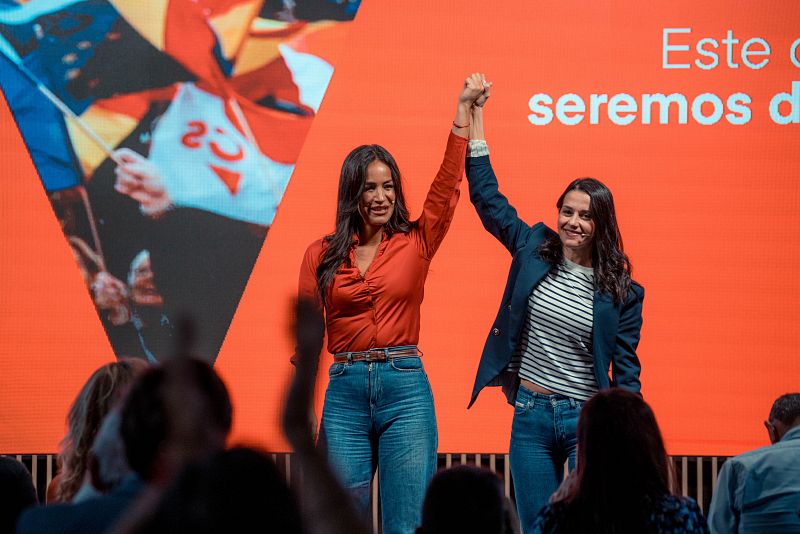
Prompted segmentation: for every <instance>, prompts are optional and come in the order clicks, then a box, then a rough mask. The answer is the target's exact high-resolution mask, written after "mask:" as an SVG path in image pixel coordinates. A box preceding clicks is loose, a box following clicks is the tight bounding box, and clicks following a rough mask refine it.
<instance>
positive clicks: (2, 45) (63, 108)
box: [0, 37, 120, 165]
mask: <svg viewBox="0 0 800 534" xmlns="http://www.w3.org/2000/svg"><path fill="white" fill-rule="evenodd" d="M0 39H2V37H0ZM3 41H4V40H3ZM3 41H0V53H2V54H3V55H4V56H6V58H8V60H9V61H11V62H12V63H13V64H14V65H16V67H17V68H18V69H19V70H20V72H21V73H22V74H23V75H25V77H26V78H28V80H30V81H31V83H33V84H34V85H35V86H36V89H37V90H38V91H39V92H40V93H42V94H43V95H44V96H45V98H47V100H49V101H50V103H51V104H53V105H54V106H55V107H56V108H57V109H58V110H59V111H60V112H61V113H62V114H63V115H65V116H66V117H68V118H69V119H72V121H73V122H74V124H75V125H76V126H78V128H80V130H81V131H82V132H83V133H85V134H86V136H87V137H88V138H89V139H90V140H91V141H93V142H94V143H95V144H96V145H97V146H98V147H99V148H100V149H101V150H102V151H103V153H105V155H106V156H108V157H109V158H111V160H112V161H114V162H115V163H116V164H118V165H119V164H120V162H119V161H117V159H116V158H115V157H114V148H113V147H112V146H111V145H109V144H108V143H106V142H105V141H104V140H103V138H102V137H100V136H99V135H98V134H97V132H95V131H94V130H93V129H92V127H91V126H89V125H88V124H87V123H86V121H85V120H83V119H82V118H80V117H79V116H78V115H77V114H76V113H75V112H74V111H72V110H71V109H69V106H67V105H66V104H65V103H64V102H63V101H62V100H61V99H60V98H58V96H56V95H55V94H54V93H53V92H52V91H51V90H50V89H48V88H47V87H46V86H45V85H44V84H43V83H42V81H41V80H39V78H38V77H37V76H36V75H35V74H34V73H33V72H31V71H30V69H28V67H26V66H25V64H24V63H23V62H22V58H20V57H19V56H17V55H16V53H14V52H13V51H9V50H8V47H9V46H10V45H8V44H7V42H3Z"/></svg>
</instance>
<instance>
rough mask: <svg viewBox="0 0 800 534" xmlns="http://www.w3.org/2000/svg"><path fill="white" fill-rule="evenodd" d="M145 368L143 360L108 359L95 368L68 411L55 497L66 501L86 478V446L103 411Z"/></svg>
mask: <svg viewBox="0 0 800 534" xmlns="http://www.w3.org/2000/svg"><path fill="white" fill-rule="evenodd" d="M146 368H147V363H145V362H144V361H142V360H137V359H129V360H120V361H117V362H112V363H108V364H106V365H103V366H102V367H100V368H99V369H97V370H96V371H95V372H94V373H93V374H92V376H91V377H89V380H88V381H87V382H86V384H85V385H84V386H83V388H81V390H80V392H79V393H78V396H77V398H76V399H75V401H74V402H73V403H72V407H71V408H70V410H69V414H68V415H67V435H66V436H65V437H64V439H63V441H62V442H61V454H60V455H59V464H60V466H61V472H60V474H59V475H58V477H57V480H56V483H55V484H56V485H55V487H56V490H55V499H54V500H56V501H59V502H69V501H71V500H72V499H73V497H74V496H75V494H76V493H78V490H79V489H80V488H81V485H83V483H84V482H85V480H86V473H87V465H88V460H89V448H90V447H91V446H92V443H93V442H94V439H95V436H96V435H97V431H98V429H99V428H100V424H101V423H102V422H103V418H105V416H106V414H107V413H108V412H109V411H110V410H111V408H112V407H113V406H114V405H115V404H116V403H117V402H118V401H119V400H120V399H121V398H122V396H123V395H124V393H125V392H126V391H127V389H128V387H129V386H130V385H131V383H132V382H133V381H134V379H135V378H136V377H137V376H138V375H139V374H141V372H142V371H144V370H145V369H146Z"/></svg>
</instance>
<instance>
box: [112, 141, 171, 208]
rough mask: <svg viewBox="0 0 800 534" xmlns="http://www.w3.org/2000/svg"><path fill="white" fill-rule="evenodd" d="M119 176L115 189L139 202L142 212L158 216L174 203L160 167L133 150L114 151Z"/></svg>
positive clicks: (116, 172)
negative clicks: (165, 185)
mask: <svg viewBox="0 0 800 534" xmlns="http://www.w3.org/2000/svg"><path fill="white" fill-rule="evenodd" d="M113 157H114V160H115V161H116V162H117V167H116V169H114V173H115V174H116V176H117V180H116V183H115V184H114V189H116V190H117V192H119V193H122V194H123V195H128V196H129V197H131V198H132V199H134V200H136V201H137V202H139V204H140V205H141V210H142V213H144V214H145V215H148V216H150V217H158V216H159V215H161V214H162V213H164V212H165V211H167V210H168V209H169V208H170V206H171V205H172V200H171V199H170V197H169V194H168V193H167V190H166V188H165V187H164V182H163V180H162V178H161V174H160V172H159V170H158V167H157V166H156V165H155V164H154V163H153V162H151V161H150V160H148V159H147V158H145V157H144V156H142V155H141V154H137V153H136V152H134V151H133V150H130V149H128V148H120V149H119V150H116V151H115V152H114V156H113Z"/></svg>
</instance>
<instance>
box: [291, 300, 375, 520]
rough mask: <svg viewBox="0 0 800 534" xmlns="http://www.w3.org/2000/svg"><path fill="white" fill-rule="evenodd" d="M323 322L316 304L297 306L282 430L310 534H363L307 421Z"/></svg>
mask: <svg viewBox="0 0 800 534" xmlns="http://www.w3.org/2000/svg"><path fill="white" fill-rule="evenodd" d="M324 332H325V323H324V321H323V318H322V315H321V314H320V313H319V311H317V309H316V307H315V306H314V304H312V303H310V302H307V301H300V302H298V303H297V308H296V320H295V332H294V333H295V338H296V341H297V350H296V352H295V356H296V358H295V375H294V380H292V382H291V384H290V385H289V392H288V394H287V396H286V404H285V407H284V412H283V429H284V432H285V433H286V438H287V439H288V440H289V443H290V444H291V446H292V447H293V449H294V456H293V459H294V461H295V462H296V465H298V466H299V468H300V470H301V472H302V473H303V480H302V482H300V483H299V484H298V485H297V494H298V496H299V497H300V506H301V510H302V513H303V519H304V522H305V525H306V532H308V533H309V534H367V533H368V532H370V529H369V527H368V526H367V525H365V524H363V522H362V521H361V518H360V517H359V515H358V514H357V513H356V509H355V507H354V506H353V503H352V502H351V501H350V496H349V495H348V494H347V493H346V492H345V491H344V488H342V486H341V484H339V481H338V480H337V478H336V477H335V475H334V474H333V472H332V471H331V468H330V465H329V464H328V459H327V456H326V455H325V454H324V453H323V452H322V451H320V450H319V448H318V447H317V446H316V445H315V442H314V441H315V437H316V436H315V432H314V426H315V425H314V424H313V423H312V422H311V421H309V413H311V411H312V403H313V401H314V384H315V382H316V376H317V369H318V367H319V354H320V351H321V350H322V339H323V335H324Z"/></svg>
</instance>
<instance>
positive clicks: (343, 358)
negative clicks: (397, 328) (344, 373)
mask: <svg viewBox="0 0 800 534" xmlns="http://www.w3.org/2000/svg"><path fill="white" fill-rule="evenodd" d="M420 356H422V352H421V351H420V350H419V349H418V348H417V347H416V346H414V345H409V346H405V347H382V348H377V349H369V350H365V351H362V352H337V353H336V354H334V355H333V361H334V363H347V362H385V361H387V360H391V359H393V358H413V357H420Z"/></svg>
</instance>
